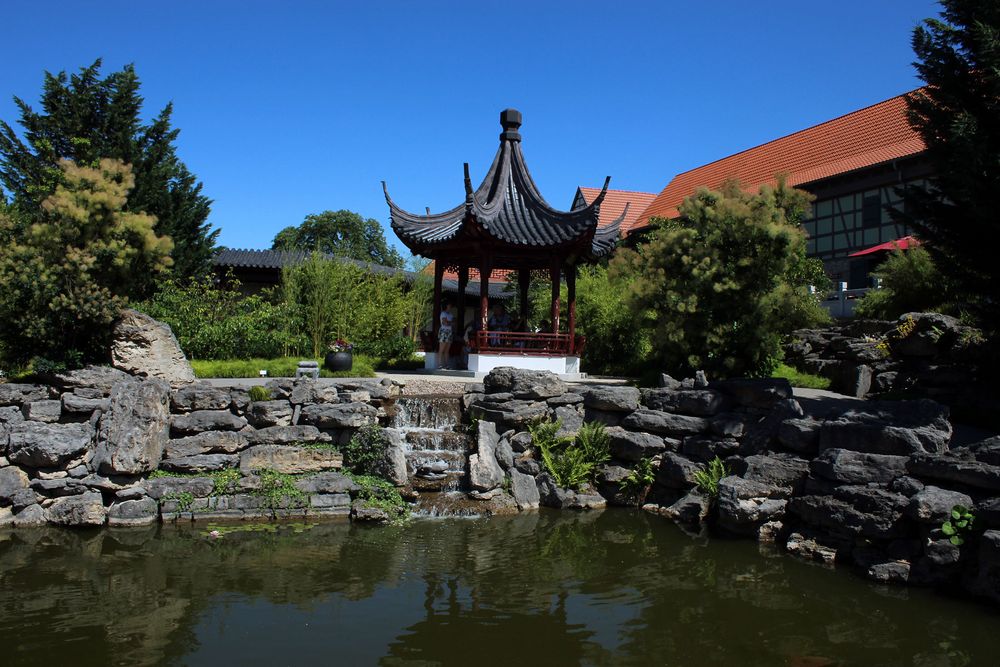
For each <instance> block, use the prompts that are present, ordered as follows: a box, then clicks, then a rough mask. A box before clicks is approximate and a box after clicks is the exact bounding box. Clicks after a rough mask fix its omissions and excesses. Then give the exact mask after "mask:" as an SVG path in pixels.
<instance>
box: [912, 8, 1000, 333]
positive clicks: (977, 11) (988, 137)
mask: <svg viewBox="0 0 1000 667" xmlns="http://www.w3.org/2000/svg"><path fill="white" fill-rule="evenodd" d="M941 4H942V8H943V9H942V12H941V18H940V19H927V20H926V21H924V23H923V25H921V26H918V27H917V28H916V29H915V30H914V32H913V50H914V52H915V53H916V55H917V58H918V60H917V62H915V63H914V66H915V67H916V68H917V72H918V73H919V74H920V78H922V79H923V80H924V82H925V83H926V84H927V85H926V86H925V87H924V88H921V89H920V90H918V91H916V92H914V93H911V94H910V95H909V96H908V98H907V102H908V105H909V110H910V123H911V125H912V126H913V127H914V129H916V130H917V131H918V132H919V133H920V134H921V136H922V137H923V139H924V142H925V143H926V144H927V154H928V157H929V158H930V160H931V162H932V163H933V165H934V168H935V175H934V177H933V178H932V179H931V187H930V188H929V189H928V190H927V191H922V190H918V189H911V190H910V191H908V192H907V193H906V204H907V207H906V208H907V213H906V216H905V218H906V222H907V223H908V224H910V225H912V226H913V227H914V228H915V229H916V230H917V232H918V234H919V235H920V236H921V237H922V238H924V239H926V240H927V241H928V245H927V248H928V250H929V251H930V252H931V254H932V255H933V256H934V259H935V260H936V262H937V265H938V266H939V267H940V268H941V270H942V272H943V273H944V274H945V275H946V276H948V277H950V278H951V281H952V283H953V287H954V289H955V291H956V294H955V295H954V296H955V298H956V299H958V300H959V301H962V302H965V303H967V304H968V305H969V306H971V307H972V308H973V309H974V310H975V311H976V313H977V314H978V315H979V316H980V320H981V322H982V324H983V325H984V326H985V327H986V328H987V329H990V330H991V331H992V332H993V333H1000V271H997V269H996V264H997V259H996V254H997V250H996V241H997V239H998V238H1000V216H998V215H997V211H996V197H997V193H998V192H1000V1H998V0H942V3H941Z"/></svg>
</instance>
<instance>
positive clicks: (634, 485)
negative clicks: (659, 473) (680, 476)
mask: <svg viewBox="0 0 1000 667" xmlns="http://www.w3.org/2000/svg"><path fill="white" fill-rule="evenodd" d="M655 480H656V473H654V472H653V460H652V459H650V458H648V457H647V458H643V459H641V460H640V461H639V462H638V463H636V464H635V467H634V468H633V469H632V472H630V473H629V474H628V475H627V476H626V477H625V479H623V480H622V481H621V484H620V485H619V487H618V488H619V490H620V491H621V493H622V495H624V496H625V497H626V498H627V499H629V500H630V501H631V502H634V503H636V504H639V505H641V504H642V503H643V502H644V501H645V500H646V494H647V493H649V487H650V486H651V485H652V484H653V482H654V481H655Z"/></svg>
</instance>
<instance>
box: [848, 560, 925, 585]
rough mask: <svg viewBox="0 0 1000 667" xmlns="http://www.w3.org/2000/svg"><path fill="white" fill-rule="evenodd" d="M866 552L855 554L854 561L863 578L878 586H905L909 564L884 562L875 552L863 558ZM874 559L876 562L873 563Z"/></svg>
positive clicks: (894, 561)
mask: <svg viewBox="0 0 1000 667" xmlns="http://www.w3.org/2000/svg"><path fill="white" fill-rule="evenodd" d="M866 553H867V552H860V553H858V552H855V554H854V559H855V561H856V562H857V563H858V565H859V566H860V567H861V569H862V570H863V571H864V573H865V576H866V577H868V578H869V579H871V580H872V581H876V582H878V583H880V584H905V583H906V582H907V581H909V580H910V567H911V566H910V563H908V562H906V561H901V560H885V559H884V558H883V557H881V556H880V555H879V554H877V552H871V553H872V555H871V556H865V555H861V554H866ZM876 558H878V559H879V561H878V562H873V561H874V560H875V559H876Z"/></svg>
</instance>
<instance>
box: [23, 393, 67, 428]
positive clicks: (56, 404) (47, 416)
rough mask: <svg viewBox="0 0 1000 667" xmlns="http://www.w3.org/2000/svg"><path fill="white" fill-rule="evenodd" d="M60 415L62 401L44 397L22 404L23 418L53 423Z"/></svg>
mask: <svg viewBox="0 0 1000 667" xmlns="http://www.w3.org/2000/svg"><path fill="white" fill-rule="evenodd" d="M61 416H62V401H57V400H53V399H45V400H43V401H32V402H30V403H25V405H24V418H25V419H30V420H32V421H38V422H45V423H48V424H54V423H55V422H57V421H59V418H60V417H61Z"/></svg>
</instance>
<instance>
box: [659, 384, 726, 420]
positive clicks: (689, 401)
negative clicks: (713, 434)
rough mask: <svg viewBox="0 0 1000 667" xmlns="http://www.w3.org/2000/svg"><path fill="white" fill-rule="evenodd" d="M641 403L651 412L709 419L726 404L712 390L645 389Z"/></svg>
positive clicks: (723, 398)
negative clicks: (657, 411)
mask: <svg viewBox="0 0 1000 667" xmlns="http://www.w3.org/2000/svg"><path fill="white" fill-rule="evenodd" d="M642 402H643V403H644V404H645V405H646V407H648V408H650V409H652V410H662V411H663V412H676V413H678V414H682V415H692V416H695V417H711V416H712V415H715V414H717V413H718V412H719V411H721V410H722V409H723V408H724V407H725V404H726V401H725V397H723V395H722V394H720V393H719V392H717V391H714V390H712V389H683V390H675V389H666V388H662V389H646V390H644V391H643V392H642Z"/></svg>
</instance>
